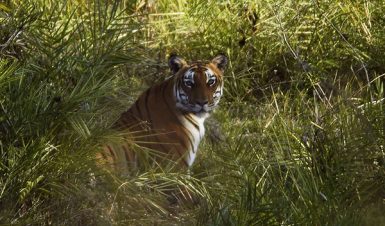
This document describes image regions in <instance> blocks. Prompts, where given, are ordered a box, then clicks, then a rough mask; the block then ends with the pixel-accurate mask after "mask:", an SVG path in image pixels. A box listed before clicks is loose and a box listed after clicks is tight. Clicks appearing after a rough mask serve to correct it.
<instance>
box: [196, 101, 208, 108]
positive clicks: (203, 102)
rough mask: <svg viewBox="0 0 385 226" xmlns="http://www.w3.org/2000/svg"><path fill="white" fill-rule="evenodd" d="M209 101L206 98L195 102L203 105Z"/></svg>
mask: <svg viewBox="0 0 385 226" xmlns="http://www.w3.org/2000/svg"><path fill="white" fill-rule="evenodd" d="M208 103H209V102H208V101H207V100H204V101H196V104H198V105H200V106H202V107H203V106H205V105H206V104H208Z"/></svg>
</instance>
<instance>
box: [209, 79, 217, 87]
mask: <svg viewBox="0 0 385 226" xmlns="http://www.w3.org/2000/svg"><path fill="white" fill-rule="evenodd" d="M214 84H215V79H210V80H209V81H208V82H207V85H209V86H212V85H214Z"/></svg>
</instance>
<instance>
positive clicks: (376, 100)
mask: <svg viewBox="0 0 385 226" xmlns="http://www.w3.org/2000/svg"><path fill="white" fill-rule="evenodd" d="M384 14H385V3H384V2H383V1H380V0H375V1H284V0H280V1H272V0H261V1H248V0H243V1H238V0H229V1H202V0H191V1H186V0H178V1H171V0H159V1H144V0H143V1H142V0H121V1H114V0H95V1H91V0H90V1H87V0H76V1H50V0H8V1H3V2H2V3H0V156H1V158H0V224H17V225H19V224H21V225H25V224H30V225H111V224H113V225H115V224H117V225H194V224H195V225H385V217H384V215H383V209H384V207H385V203H384V200H385V154H384V145H385V131H384V130H385V114H384V107H385V106H384V89H383V88H384V80H383V75H384V73H385V57H384V53H385V29H384V27H385V17H384ZM172 52H177V53H178V54H179V55H181V56H183V57H185V58H186V59H210V58H211V57H212V56H214V55H215V54H217V53H219V52H222V53H226V54H227V55H228V57H229V66H228V68H227V71H226V76H225V80H226V82H225V87H226V88H225V94H224V99H223V100H222V102H221V106H220V108H219V109H218V110H217V111H216V112H215V113H214V115H213V117H212V119H211V120H210V121H209V123H208V125H207V131H208V133H207V137H206V139H205V141H204V143H203V144H201V148H200V150H201V151H200V154H199V156H198V159H197V160H196V164H195V165H194V166H193V167H192V169H191V173H190V174H187V172H179V173H175V172H171V171H168V170H166V169H160V168H156V169H155V168H153V169H152V168H149V169H146V170H140V171H138V172H135V173H133V174H132V175H129V176H126V177H123V178H120V177H116V176H114V175H110V174H109V173H106V172H105V171H104V170H102V169H100V168H99V167H97V166H96V165H95V161H94V156H95V152H96V151H97V150H98V147H99V146H100V144H102V143H104V142H106V141H108V140H110V139H115V138H119V135H117V134H115V133H114V131H111V130H109V129H108V128H109V127H110V125H111V124H112V123H113V122H114V120H115V119H116V117H117V115H119V113H120V112H122V111H123V110H124V109H127V108H128V106H129V105H130V104H131V103H132V102H133V101H134V100H135V98H136V97H137V95H138V93H139V92H141V91H143V90H144V89H145V87H148V86H149V85H151V84H153V83H154V82H157V81H162V80H163V79H164V78H165V77H167V76H169V75H170V72H169V70H168V67H167V57H168V55H169V54H170V53H172ZM177 188H181V189H182V190H183V189H187V190H189V191H190V194H192V195H193V196H194V199H195V202H194V203H189V202H180V203H179V204H177V205H175V204H173V205H171V204H170V202H169V199H168V197H167V196H168V194H169V190H175V189H177Z"/></svg>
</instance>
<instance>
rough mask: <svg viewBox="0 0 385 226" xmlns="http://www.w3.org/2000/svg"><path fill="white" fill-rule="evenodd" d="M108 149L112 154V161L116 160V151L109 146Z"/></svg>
mask: <svg viewBox="0 0 385 226" xmlns="http://www.w3.org/2000/svg"><path fill="white" fill-rule="evenodd" d="M107 148H108V151H109V152H110V154H111V157H112V159H116V155H115V153H114V151H113V150H112V148H111V147H110V146H109V145H107Z"/></svg>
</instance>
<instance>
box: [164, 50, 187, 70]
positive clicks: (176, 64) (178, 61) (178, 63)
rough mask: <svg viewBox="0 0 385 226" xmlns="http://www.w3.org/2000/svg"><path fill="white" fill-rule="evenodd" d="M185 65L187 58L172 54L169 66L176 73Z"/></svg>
mask: <svg viewBox="0 0 385 226" xmlns="http://www.w3.org/2000/svg"><path fill="white" fill-rule="evenodd" d="M185 65H187V63H186V61H185V60H183V59H182V58H180V57H179V56H177V55H176V54H171V55H170V58H169V59H168V66H169V67H170V69H171V71H172V73H173V74H176V73H177V72H178V71H179V70H180V69H181V68H182V67H183V66H185Z"/></svg>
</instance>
